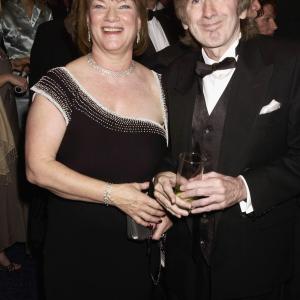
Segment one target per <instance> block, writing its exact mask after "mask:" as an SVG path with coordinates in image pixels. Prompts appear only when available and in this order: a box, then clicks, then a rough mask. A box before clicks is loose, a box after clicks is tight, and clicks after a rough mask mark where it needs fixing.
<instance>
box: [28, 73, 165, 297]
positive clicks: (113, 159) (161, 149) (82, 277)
mask: <svg viewBox="0 0 300 300" xmlns="http://www.w3.org/2000/svg"><path fill="white" fill-rule="evenodd" d="M153 74H154V76H156V77H157V82H158V84H160V83H159V77H158V75H157V74H156V73H153ZM32 89H33V91H34V92H36V93H39V94H42V95H44V96H45V97H46V98H47V99H49V100H50V101H51V102H52V103H53V104H54V105H55V106H56V107H57V108H58V109H59V110H60V111H61V113H62V114H63V116H64V118H65V120H66V123H67V128H66V132H65V135H64V137H63V140H62V143H61V145H60V148H59V151H58V154H57V160H58V161H59V162H61V163H63V164H64V165H66V166H68V167H70V168H72V169H73V170H76V171H78V172H80V173H82V174H85V175H87V176H90V177H94V178H97V179H101V180H104V181H107V182H112V183H125V182H144V181H149V180H151V178H152V177H153V176H154V174H155V172H156V170H157V168H158V166H159V165H160V163H161V160H162V158H163V156H164V153H165V150H166V146H167V132H166V130H165V127H166V122H165V124H164V125H160V124H156V123H154V122H152V121H149V120H141V119H131V118H125V117H122V116H120V115H117V114H115V113H113V112H111V111H109V110H108V109H106V108H105V107H103V106H102V105H101V104H100V103H99V102H97V100H95V99H94V98H93V97H92V96H90V95H89V94H88V93H87V92H86V91H85V90H84V88H83V87H82V86H81V85H80V84H79V83H78V82H77V81H76V79H75V78H74V77H73V76H72V74H70V73H69V72H68V71H67V69H65V68H55V69H52V70H50V71H49V72H48V73H47V75H46V76H44V77H43V78H42V79H41V80H40V81H39V82H38V83H37V84H36V85H35V86H34V87H33V88H32ZM161 105H162V109H163V111H164V114H165V116H164V117H165V120H166V110H165V104H164V97H163V93H162V96H161ZM46 121H47V120H45V122H46ZM148 267H149V263H148V256H147V243H146V242H136V241H131V240H129V239H127V230H126V215H125V214H124V213H123V212H121V211H120V210H118V209H117V208H115V207H112V206H106V205H102V204H90V203H86V202H80V201H70V200H66V199H63V198H60V197H58V196H55V195H51V196H50V199H49V204H48V228H47V235H46V243H45V286H46V299H47V300H54V299H55V300H59V299H64V300H65V299H72V300H74V299H90V300H92V299H101V300H105V299H107V300H108V299H109V300H118V299H131V300H132V299H139V300H141V299H143V300H147V299H151V290H152V282H151V277H150V274H149V270H148Z"/></svg>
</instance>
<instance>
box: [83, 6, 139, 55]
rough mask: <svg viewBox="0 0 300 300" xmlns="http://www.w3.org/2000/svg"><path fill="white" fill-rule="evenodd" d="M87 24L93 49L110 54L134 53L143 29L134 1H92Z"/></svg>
mask: <svg viewBox="0 0 300 300" xmlns="http://www.w3.org/2000/svg"><path fill="white" fill-rule="evenodd" d="M87 22H88V27H89V29H90V33H91V38H92V42H93V49H95V48H96V49H98V50H100V51H102V52H106V53H110V54H112V53H126V52H127V51H132V48H133V44H134V42H135V39H136V35H137V32H138V31H139V30H140V27H141V20H140V17H139V15H138V11H137V7H136V4H135V2H134V1H133V0H91V2H90V7H89V10H88V14H87Z"/></svg>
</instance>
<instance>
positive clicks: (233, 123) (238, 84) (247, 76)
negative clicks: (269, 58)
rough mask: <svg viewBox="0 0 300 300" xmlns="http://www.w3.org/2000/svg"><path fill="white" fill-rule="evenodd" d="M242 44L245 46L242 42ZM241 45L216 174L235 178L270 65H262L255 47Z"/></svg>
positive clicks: (264, 99)
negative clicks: (217, 172) (219, 173)
mask: <svg viewBox="0 0 300 300" xmlns="http://www.w3.org/2000/svg"><path fill="white" fill-rule="evenodd" d="M244 43H246V42H244ZM244 43H243V42H242V44H241V49H240V55H239V59H238V64H237V68H236V71H235V73H234V75H233V77H232V79H231V80H232V81H233V82H232V84H233V85H232V90H231V96H230V99H229V103H228V108H227V115H226V119H225V124H224V132H223V138H222V144H221V151H220V159H219V168H218V169H219V170H218V171H219V172H221V173H224V174H228V175H238V174H239V173H240V172H241V170H240V169H239V168H240V164H239V161H240V157H239V155H242V153H245V151H243V146H245V145H246V142H247V139H248V137H249V133H250V132H251V128H252V127H253V125H254V124H255V121H256V119H257V118H258V117H259V111H260V109H261V107H262V106H263V103H264V101H266V97H267V91H268V86H269V81H270V78H271V76H272V72H273V65H271V64H269V65H268V64H265V63H264V61H263V58H262V56H261V54H260V52H259V49H258V48H257V46H256V44H255V43H254V44H252V45H251V46H252V47H251V46H250V45H249V46H248V45H247V50H246V49H245V48H244Z"/></svg>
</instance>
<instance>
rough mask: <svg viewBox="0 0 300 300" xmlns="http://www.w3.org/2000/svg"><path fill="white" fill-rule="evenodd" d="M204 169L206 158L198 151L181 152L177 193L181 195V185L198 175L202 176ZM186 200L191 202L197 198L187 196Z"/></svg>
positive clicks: (177, 175)
mask: <svg viewBox="0 0 300 300" xmlns="http://www.w3.org/2000/svg"><path fill="white" fill-rule="evenodd" d="M203 171H204V160H203V159H202V155H201V154H200V153H197V152H182V153H180V154H179V161H178V169H177V174H176V185H175V191H174V192H175V194H176V196H178V197H180V193H181V191H180V186H181V185H183V184H185V183H186V182H187V181H188V180H190V179H192V178H195V177H197V179H201V178H202V174H203ZM183 200H185V201H188V202H191V201H193V200H195V198H194V197H192V198H185V199H183Z"/></svg>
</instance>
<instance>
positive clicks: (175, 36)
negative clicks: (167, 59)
mask: <svg viewBox="0 0 300 300" xmlns="http://www.w3.org/2000/svg"><path fill="white" fill-rule="evenodd" d="M146 2H147V9H148V33H149V43H148V47H147V49H146V51H145V52H144V53H143V54H142V55H140V56H137V57H136V59H137V60H138V61H139V62H141V63H142V64H144V65H146V66H151V63H152V59H153V57H155V55H156V53H157V52H159V51H161V50H162V49H164V48H166V47H168V46H170V45H173V44H174V43H176V42H177V41H178V40H179V36H180V34H181V33H182V26H181V24H180V22H179V21H178V19H177V18H176V16H175V14H174V12H173V11H171V12H170V10H169V9H167V8H164V9H161V10H158V9H157V4H158V1H157V0H147V1H146Z"/></svg>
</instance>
